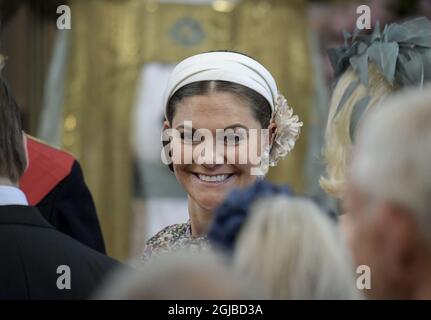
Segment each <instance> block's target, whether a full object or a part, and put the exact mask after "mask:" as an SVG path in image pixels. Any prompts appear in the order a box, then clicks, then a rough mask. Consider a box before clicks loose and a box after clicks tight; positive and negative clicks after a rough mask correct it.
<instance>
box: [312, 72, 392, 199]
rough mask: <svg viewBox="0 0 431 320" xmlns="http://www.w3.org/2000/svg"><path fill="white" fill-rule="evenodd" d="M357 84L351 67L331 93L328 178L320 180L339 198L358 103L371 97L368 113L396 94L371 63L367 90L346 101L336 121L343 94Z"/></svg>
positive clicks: (359, 90) (326, 158) (358, 89)
mask: <svg viewBox="0 0 431 320" xmlns="http://www.w3.org/2000/svg"><path fill="white" fill-rule="evenodd" d="M355 81H358V76H357V74H356V72H355V71H354V70H353V69H352V67H349V69H347V70H346V71H345V72H344V73H343V75H342V76H341V77H340V79H339V81H338V82H337V85H336V87H335V89H334V92H333V94H332V98H331V103H330V108H329V116H328V122H327V126H326V132H325V146H324V149H323V157H324V161H325V163H326V176H322V177H320V180H319V182H320V186H321V187H322V188H323V189H324V190H325V191H326V192H327V193H328V194H330V195H332V196H334V197H336V198H341V197H342V195H343V190H344V184H345V180H346V177H345V176H346V167H347V165H348V164H349V156H350V153H351V147H352V139H351V137H350V122H351V116H352V110H353V107H354V106H355V104H356V103H357V102H358V101H359V100H361V99H362V98H364V97H367V96H369V97H370V100H369V102H368V105H367V106H366V111H365V112H367V111H368V110H369V109H370V108H371V107H374V106H375V105H378V104H379V103H380V102H381V100H382V99H383V98H384V97H386V96H387V95H389V94H390V93H392V92H393V91H394V88H393V87H392V86H391V85H390V84H389V83H388V82H387V81H386V80H385V78H384V76H383V75H382V74H381V73H380V71H378V69H377V67H375V66H374V65H373V64H370V66H369V68H368V87H366V86H364V85H363V84H362V83H360V84H359V85H358V86H357V87H356V88H355V90H353V92H352V94H351V95H350V96H349V97H348V99H347V100H346V101H345V102H344V104H343V107H342V109H341V110H340V111H339V113H338V114H337V116H336V117H335V118H334V116H335V113H336V110H337V107H338V105H339V103H340V101H341V99H342V97H343V95H344V93H345V92H346V90H347V88H348V87H349V85H350V84H352V83H353V82H355ZM362 119H363V118H362ZM362 119H361V122H362Z"/></svg>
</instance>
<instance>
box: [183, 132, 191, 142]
mask: <svg viewBox="0 0 431 320" xmlns="http://www.w3.org/2000/svg"><path fill="white" fill-rule="evenodd" d="M180 136H181V140H182V141H183V142H184V143H187V144H189V143H193V135H192V134H191V133H187V132H181V134H180Z"/></svg>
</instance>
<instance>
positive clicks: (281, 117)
mask: <svg viewBox="0 0 431 320" xmlns="http://www.w3.org/2000/svg"><path fill="white" fill-rule="evenodd" d="M273 122H274V123H275V124H276V125H277V128H276V130H275V138H274V141H273V143H272V146H271V151H270V153H269V165H270V166H271V167H274V166H276V165H277V163H278V161H279V160H280V159H282V158H284V157H285V156H286V155H287V154H288V153H289V152H290V151H292V149H293V147H294V146H295V142H296V140H298V138H299V134H300V132H301V127H302V125H303V123H302V121H299V117H298V116H297V115H294V114H293V109H292V108H291V107H289V105H288V104H287V100H286V98H285V97H284V96H283V95H282V94H279V95H278V97H277V101H276V105H275V112H274V115H273Z"/></svg>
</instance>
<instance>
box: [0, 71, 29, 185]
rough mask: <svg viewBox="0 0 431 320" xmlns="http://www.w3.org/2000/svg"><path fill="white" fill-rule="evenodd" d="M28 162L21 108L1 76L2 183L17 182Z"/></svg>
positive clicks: (0, 178)
mask: <svg viewBox="0 0 431 320" xmlns="http://www.w3.org/2000/svg"><path fill="white" fill-rule="evenodd" d="M26 164H27V161H26V153H25V147H24V136H23V132H22V128H21V117H20V113H19V108H18V105H17V103H16V101H15V98H14V97H13V94H12V92H11V90H10V88H9V86H8V84H7V83H6V81H5V80H4V79H3V78H2V77H0V184H17V183H18V180H19V178H20V177H21V175H22V174H23V172H24V171H25V169H26Z"/></svg>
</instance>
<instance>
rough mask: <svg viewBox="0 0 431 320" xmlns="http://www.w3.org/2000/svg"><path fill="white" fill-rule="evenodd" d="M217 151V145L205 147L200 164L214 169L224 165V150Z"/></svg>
mask: <svg viewBox="0 0 431 320" xmlns="http://www.w3.org/2000/svg"><path fill="white" fill-rule="evenodd" d="M220 149H221V150H217V148H216V146H215V145H212V146H205V148H204V149H203V150H202V153H201V159H200V163H201V164H202V165H203V166H205V167H207V168H213V167H215V166H217V165H220V164H223V163H224V148H220Z"/></svg>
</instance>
